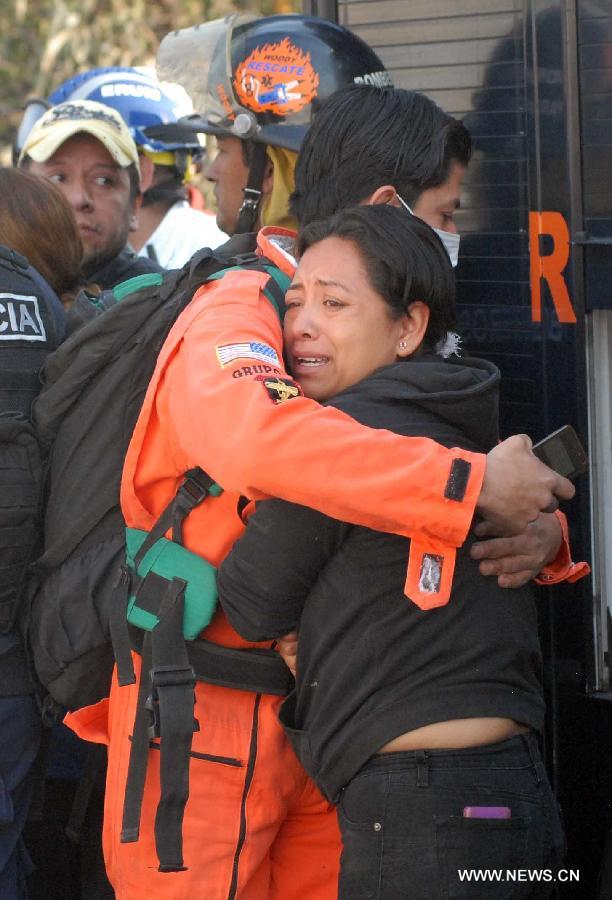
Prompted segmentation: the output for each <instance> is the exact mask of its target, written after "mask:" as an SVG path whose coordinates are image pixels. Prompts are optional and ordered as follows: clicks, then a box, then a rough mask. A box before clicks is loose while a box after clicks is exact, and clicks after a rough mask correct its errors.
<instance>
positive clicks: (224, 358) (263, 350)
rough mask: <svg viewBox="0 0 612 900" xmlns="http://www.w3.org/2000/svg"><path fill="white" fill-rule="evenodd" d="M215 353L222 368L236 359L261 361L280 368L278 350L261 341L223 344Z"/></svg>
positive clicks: (216, 348)
mask: <svg viewBox="0 0 612 900" xmlns="http://www.w3.org/2000/svg"><path fill="white" fill-rule="evenodd" d="M215 353H216V354H217V359H218V360H219V365H220V366H221V368H223V366H227V365H228V363H231V362H233V360H235V359H259V360H261V362H267V363H272V365H273V366H280V362H279V359H278V354H277V353H276V350H274V349H273V348H272V347H270V345H269V344H262V343H261V342H259V341H244V342H243V343H242V344H223V345H222V346H221V347H215Z"/></svg>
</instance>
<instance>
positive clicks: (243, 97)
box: [234, 38, 319, 116]
mask: <svg viewBox="0 0 612 900" xmlns="http://www.w3.org/2000/svg"><path fill="white" fill-rule="evenodd" d="M318 86H319V76H318V74H317V73H316V72H315V70H314V69H313V67H312V64H311V62H310V53H303V52H302V51H301V50H300V49H299V47H296V46H295V44H292V43H291V41H290V40H289V38H284V39H283V40H282V41H279V43H277V44H263V46H261V47H256V48H255V49H254V50H253V52H252V53H250V54H249V56H247V58H246V59H245V60H243V62H241V63H240V65H239V66H238V68H237V69H236V74H235V76H234V89H235V91H236V96H237V98H238V100H239V102H240V103H242V105H243V106H246V107H248V109H254V110H255V111H256V112H259V113H262V112H271V113H274V114H275V115H277V116H288V115H290V114H291V113H296V112H299V111H300V110H301V109H303V107H304V106H306V105H307V104H308V103H310V102H311V100H313V99H314V98H315V97H316V96H317V88H318Z"/></svg>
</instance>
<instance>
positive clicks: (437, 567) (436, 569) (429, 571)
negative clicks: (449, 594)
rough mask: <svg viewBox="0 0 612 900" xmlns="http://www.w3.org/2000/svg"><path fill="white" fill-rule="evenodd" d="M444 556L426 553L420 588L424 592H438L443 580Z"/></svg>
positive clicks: (420, 576)
mask: <svg viewBox="0 0 612 900" xmlns="http://www.w3.org/2000/svg"><path fill="white" fill-rule="evenodd" d="M443 562H444V557H443V556H437V555H434V554H433V553H424V554H423V559H422V560H421V571H420V573H419V590H420V591H422V592H423V593H424V594H437V593H438V591H439V590H440V584H441V582H442V564H443Z"/></svg>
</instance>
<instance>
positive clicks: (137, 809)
mask: <svg viewBox="0 0 612 900" xmlns="http://www.w3.org/2000/svg"><path fill="white" fill-rule="evenodd" d="M150 693H151V633H150V632H147V633H146V634H145V636H144V642H143V646H142V661H141V670H140V684H139V685H138V699H137V701H136V715H135V717H134V728H133V730H132V746H131V747H130V760H129V764H128V774H127V780H126V784H125V800H124V803H123V821H122V825H121V838H120V840H121V843H122V844H131V843H134V842H136V841H137V840H138V838H139V836H140V813H141V810H142V798H143V796H144V786H145V780H146V777H147V760H148V758H149V714H148V712H147V709H146V702H147V700H148V697H149V694H150Z"/></svg>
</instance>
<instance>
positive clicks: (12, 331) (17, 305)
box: [0, 294, 47, 341]
mask: <svg viewBox="0 0 612 900" xmlns="http://www.w3.org/2000/svg"><path fill="white" fill-rule="evenodd" d="M46 340H47V334H46V332H45V326H44V325H43V322H42V319H41V317H40V311H39V309H38V297H31V296H26V295H24V294H0V341H46Z"/></svg>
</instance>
